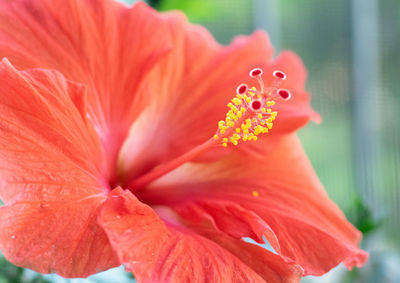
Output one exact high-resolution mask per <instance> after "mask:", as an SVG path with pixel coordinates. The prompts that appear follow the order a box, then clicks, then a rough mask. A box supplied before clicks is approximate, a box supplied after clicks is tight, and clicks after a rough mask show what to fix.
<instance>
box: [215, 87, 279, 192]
mask: <svg viewBox="0 0 400 283" xmlns="http://www.w3.org/2000/svg"><path fill="white" fill-rule="evenodd" d="M259 83H260V87H261V91H258V90H257V89H256V88H255V87H252V88H250V89H248V90H247V86H246V85H245V87H246V91H242V89H241V90H240V91H241V92H244V93H236V94H235V96H234V97H233V98H232V100H231V101H230V102H229V103H227V106H228V111H227V113H226V117H225V119H224V120H221V121H219V122H218V131H217V133H216V134H215V135H214V136H213V138H214V139H215V140H218V142H219V141H221V142H219V143H220V144H221V145H222V146H223V147H227V146H228V144H229V143H232V144H233V145H237V144H238V142H239V141H240V140H243V141H252V140H254V141H256V140H257V139H258V137H257V136H259V135H260V134H263V133H267V132H268V131H269V130H270V129H271V128H272V125H273V121H274V120H275V118H276V116H277V112H272V110H271V106H272V105H274V104H275V102H274V101H272V100H268V99H271V97H270V96H269V95H268V93H267V92H265V91H264V90H265V89H264V88H263V84H262V83H261V82H259ZM272 87H274V86H272ZM238 92H239V90H238ZM254 101H257V102H254ZM266 114H269V115H268V116H269V117H268V119H267V118H266V117H265V115H266ZM253 195H254V196H258V192H256V191H254V192H253Z"/></svg>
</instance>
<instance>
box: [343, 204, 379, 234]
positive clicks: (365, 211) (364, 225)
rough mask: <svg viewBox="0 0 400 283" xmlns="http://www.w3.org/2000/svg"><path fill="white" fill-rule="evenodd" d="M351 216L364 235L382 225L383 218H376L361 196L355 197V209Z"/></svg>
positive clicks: (351, 219)
mask: <svg viewBox="0 0 400 283" xmlns="http://www.w3.org/2000/svg"><path fill="white" fill-rule="evenodd" d="M349 218H350V219H349V220H350V221H351V222H352V223H353V225H354V226H355V227H356V228H357V229H358V230H360V231H361V232H362V233H363V234H364V236H366V235H367V234H370V233H371V232H372V231H375V230H376V229H378V228H380V227H381V226H382V220H378V221H376V220H374V217H373V213H372V211H371V209H370V208H369V207H368V206H367V205H366V204H365V203H364V202H363V200H362V199H361V198H360V197H356V198H355V200H354V202H353V211H352V214H350V217H349Z"/></svg>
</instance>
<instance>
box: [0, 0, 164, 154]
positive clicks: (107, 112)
mask: <svg viewBox="0 0 400 283" xmlns="http://www.w3.org/2000/svg"><path fill="white" fill-rule="evenodd" d="M169 49H170V40H169V34H168V31H167V29H166V23H164V21H162V20H161V18H160V16H159V15H158V14H157V12H155V11H154V10H153V9H151V8H149V7H148V6H147V5H145V4H144V3H138V4H136V5H134V6H133V7H132V8H129V7H126V6H124V5H123V4H121V3H118V2H117V1H112V0H63V1H54V0H10V1H1V3H0V59H1V58H2V57H7V58H9V60H10V61H11V62H13V64H15V66H16V67H17V68H21V69H26V68H37V67H39V68H48V69H56V70H58V71H60V72H61V73H62V74H63V75H65V76H66V78H68V79H71V80H74V81H76V82H80V83H83V84H85V85H86V86H87V88H88V111H89V113H90V114H91V119H92V120H93V122H94V123H95V125H96V127H97V129H98V130H99V134H100V135H101V136H100V138H101V141H102V143H103V146H104V147H105V150H106V151H107V152H108V155H110V156H109V158H110V159H111V160H112V162H115V161H116V157H117V154H118V150H119V147H120V146H121V144H122V142H123V140H124V138H125V135H126V134H127V133H128V129H129V127H130V125H131V123H132V121H133V120H134V119H135V118H136V116H137V115H139V114H140V113H141V110H142V108H143V105H146V104H147V100H148V99H149V96H147V95H143V96H138V95H137V94H138V92H137V89H138V87H139V85H140V83H141V82H142V80H143V78H144V77H145V76H146V74H147V73H148V71H149V70H150V69H151V68H152V67H153V65H154V64H155V63H156V62H157V60H158V59H159V58H160V56H163V55H164V54H165V53H166V52H167V51H168V50H169Z"/></svg>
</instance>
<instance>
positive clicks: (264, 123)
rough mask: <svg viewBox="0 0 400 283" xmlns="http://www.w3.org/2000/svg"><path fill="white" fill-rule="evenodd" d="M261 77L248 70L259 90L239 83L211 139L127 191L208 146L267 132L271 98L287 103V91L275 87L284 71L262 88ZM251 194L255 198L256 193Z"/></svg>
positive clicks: (271, 114)
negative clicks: (277, 98) (223, 118)
mask: <svg viewBox="0 0 400 283" xmlns="http://www.w3.org/2000/svg"><path fill="white" fill-rule="evenodd" d="M262 74H263V71H262V70H261V69H260V68H256V69H253V70H251V71H250V77H252V78H255V79H256V80H257V81H258V84H259V89H257V88H255V87H252V88H249V87H248V86H247V85H246V84H240V85H239V86H238V87H237V89H236V96H235V97H234V98H232V100H231V101H230V102H229V103H228V107H229V111H228V113H226V118H225V120H221V121H219V122H218V129H217V131H216V133H215V135H214V136H213V137H212V138H210V139H209V140H207V141H205V142H204V143H202V144H200V145H198V146H196V147H195V148H193V149H192V150H190V151H188V152H186V153H184V154H183V155H181V156H179V157H177V158H175V159H173V160H170V161H169V162H166V163H163V164H161V165H159V166H157V167H156V168H155V169H154V170H152V171H150V172H149V173H147V174H145V175H142V176H140V177H139V178H137V179H135V180H133V181H132V182H130V183H129V184H127V188H128V189H130V190H131V191H133V192H137V191H139V190H141V189H142V188H144V187H145V186H146V185H148V184H149V183H151V182H153V181H154V180H156V179H158V178H159V177H161V176H163V175H165V174H167V173H169V172H170V171H172V170H174V169H176V168H177V167H179V166H181V165H182V164H184V163H186V162H188V161H190V160H192V159H193V158H195V157H196V156H198V155H199V154H200V153H202V152H204V151H205V150H207V149H209V148H210V147H212V146H215V145H220V146H221V145H222V146H223V147H227V146H228V144H233V145H234V146H236V145H238V142H239V141H243V142H246V141H256V140H257V136H258V135H260V134H265V133H268V131H269V130H271V129H272V126H273V121H274V120H275V118H276V116H277V114H278V113H277V112H276V111H272V106H273V105H274V104H275V101H274V99H275V98H276V97H279V98H281V99H283V100H288V99H289V98H290V92H289V90H287V89H279V88H278V87H279V85H280V83H281V81H283V80H285V79H286V74H285V73H284V72H282V71H274V72H273V73H272V75H273V77H274V81H273V82H272V84H271V85H270V86H268V87H265V85H264V81H263V80H262ZM254 194H257V195H258V193H257V192H255V193H254Z"/></svg>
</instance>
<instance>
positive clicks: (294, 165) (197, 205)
mask: <svg viewBox="0 0 400 283" xmlns="http://www.w3.org/2000/svg"><path fill="white" fill-rule="evenodd" d="M138 197H139V198H140V199H141V200H143V201H145V202H146V203H149V204H152V205H169V206H170V207H171V208H172V209H174V210H175V211H176V212H178V213H179V214H180V215H181V216H183V217H184V218H185V219H187V220H188V221H191V222H192V223H200V222H201V221H203V220H204V219H207V220H209V221H212V222H213V223H214V225H215V227H216V228H218V229H219V230H220V231H223V232H224V233H226V234H228V235H230V236H232V237H235V238H241V237H252V238H253V239H254V240H256V241H258V242H263V240H262V238H263V236H265V237H266V238H267V240H268V241H269V242H270V244H271V246H272V247H273V248H274V249H275V250H276V252H278V253H279V254H280V255H281V256H282V257H283V258H288V259H291V260H293V261H294V262H296V263H298V264H299V265H301V266H302V267H303V268H304V271H305V275H321V274H324V273H326V272H327V271H328V270H330V269H331V268H333V267H334V266H336V265H338V264H339V263H340V262H344V263H345V264H346V265H347V266H348V267H352V266H361V265H362V264H363V263H364V262H365V261H366V259H367V257H368V255H367V254H366V253H365V252H364V251H362V250H360V249H359V248H358V247H357V245H358V242H359V240H360V238H361V233H360V232H359V231H357V230H356V229H355V228H354V227H353V226H352V225H351V224H350V223H349V222H348V221H347V220H346V218H345V217H344V215H343V213H342V212H341V211H340V210H339V208H338V207H337V206H336V205H335V204H334V203H333V202H332V201H331V200H330V199H329V197H328V196H327V195H326V193H325V192H324V190H323V188H322V186H321V184H320V183H319V181H318V178H317V176H316V175H315V173H314V171H313V169H312V167H311V165H310V163H309V161H308V159H307V157H306V155H305V154H304V152H303V150H302V147H301V145H300V143H299V141H298V140H297V138H296V137H295V136H293V135H291V136H286V137H284V138H283V139H282V140H281V142H280V143H279V144H278V145H277V146H276V147H275V148H274V150H273V151H269V152H267V153H266V154H264V155H260V156H258V157H256V156H250V155H247V154H243V153H242V152H238V153H237V154H234V155H231V156H229V157H226V158H225V159H224V160H221V161H219V162H215V163H214V164H206V165H204V164H187V165H185V166H182V167H181V168H179V169H177V170H176V171H174V172H171V173H170V174H169V175H166V176H165V177H164V178H162V179H160V180H159V181H158V182H156V183H154V184H153V185H152V186H151V187H149V188H148V189H147V190H146V191H143V193H141V194H139V195H138Z"/></svg>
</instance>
